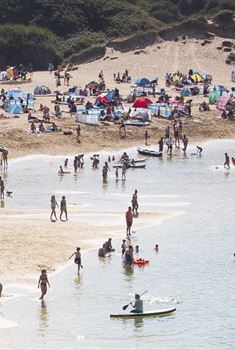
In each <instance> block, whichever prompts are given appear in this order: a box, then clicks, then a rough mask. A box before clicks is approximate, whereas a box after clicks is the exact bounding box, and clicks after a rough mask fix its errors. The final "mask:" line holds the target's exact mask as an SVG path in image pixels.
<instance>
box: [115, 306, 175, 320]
mask: <svg viewBox="0 0 235 350" xmlns="http://www.w3.org/2000/svg"><path fill="white" fill-rule="evenodd" d="M175 311H176V308H175V307H174V308H170V309H162V310H152V311H151V310H150V311H145V312H143V313H138V314H135V313H128V314H127V313H125V314H124V313H122V314H111V315H110V317H111V318H143V317H161V316H166V315H170V314H172V313H173V312H175Z"/></svg>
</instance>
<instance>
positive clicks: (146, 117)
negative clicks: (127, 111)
mask: <svg viewBox="0 0 235 350" xmlns="http://www.w3.org/2000/svg"><path fill="white" fill-rule="evenodd" d="M131 117H132V118H134V119H140V120H144V121H149V120H150V116H149V114H148V112H146V111H141V112H137V113H135V114H134V115H132V116H131Z"/></svg>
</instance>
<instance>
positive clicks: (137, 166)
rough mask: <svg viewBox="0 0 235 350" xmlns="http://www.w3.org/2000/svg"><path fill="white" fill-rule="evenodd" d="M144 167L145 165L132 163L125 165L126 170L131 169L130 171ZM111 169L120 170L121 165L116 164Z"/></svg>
mask: <svg viewBox="0 0 235 350" xmlns="http://www.w3.org/2000/svg"><path fill="white" fill-rule="evenodd" d="M145 167H146V164H142V163H140V164H132V163H128V164H127V168H128V169H129V168H132V169H144V168H145ZM113 168H119V169H121V168H122V164H116V165H113Z"/></svg>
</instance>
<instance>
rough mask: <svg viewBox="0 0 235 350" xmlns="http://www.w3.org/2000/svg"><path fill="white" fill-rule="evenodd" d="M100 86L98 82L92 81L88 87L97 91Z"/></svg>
mask: <svg viewBox="0 0 235 350" xmlns="http://www.w3.org/2000/svg"><path fill="white" fill-rule="evenodd" d="M98 85H99V84H98V83H97V82H96V81H90V83H89V84H87V87H88V88H89V89H96V88H97V86H98Z"/></svg>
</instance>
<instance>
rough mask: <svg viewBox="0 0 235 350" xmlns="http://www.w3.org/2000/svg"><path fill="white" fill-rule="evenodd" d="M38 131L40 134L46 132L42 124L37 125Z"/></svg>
mask: <svg viewBox="0 0 235 350" xmlns="http://www.w3.org/2000/svg"><path fill="white" fill-rule="evenodd" d="M38 130H39V131H40V132H45V131H46V130H45V128H44V125H43V123H42V122H41V123H40V124H39V127H38Z"/></svg>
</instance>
